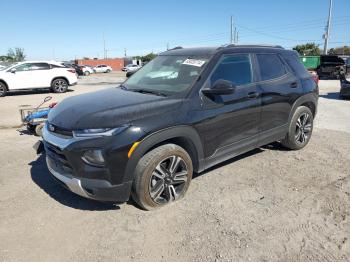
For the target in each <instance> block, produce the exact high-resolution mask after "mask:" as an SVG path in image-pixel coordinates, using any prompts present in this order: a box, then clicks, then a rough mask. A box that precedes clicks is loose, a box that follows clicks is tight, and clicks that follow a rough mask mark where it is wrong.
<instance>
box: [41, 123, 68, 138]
mask: <svg viewBox="0 0 350 262" xmlns="http://www.w3.org/2000/svg"><path fill="white" fill-rule="evenodd" d="M47 125H48V130H49V132H50V133H53V134H55V135H57V136H60V137H63V138H72V137H73V131H72V130H68V129H65V128H61V127H58V126H56V125H54V124H51V123H47Z"/></svg>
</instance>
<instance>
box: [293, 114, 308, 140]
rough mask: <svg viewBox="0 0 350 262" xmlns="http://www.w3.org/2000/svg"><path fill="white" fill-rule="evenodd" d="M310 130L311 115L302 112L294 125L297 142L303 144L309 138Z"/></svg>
mask: <svg viewBox="0 0 350 262" xmlns="http://www.w3.org/2000/svg"><path fill="white" fill-rule="evenodd" d="M311 131H312V122H311V117H310V115H309V114H308V113H303V114H301V115H300V116H299V118H298V120H297V122H296V127H295V141H296V142H297V143H299V144H304V143H306V142H307V141H308V139H309V138H310V135H311Z"/></svg>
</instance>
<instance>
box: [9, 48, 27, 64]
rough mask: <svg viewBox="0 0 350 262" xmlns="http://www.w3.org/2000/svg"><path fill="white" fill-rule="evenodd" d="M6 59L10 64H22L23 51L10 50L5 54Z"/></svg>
mask: <svg viewBox="0 0 350 262" xmlns="http://www.w3.org/2000/svg"><path fill="white" fill-rule="evenodd" d="M7 57H8V58H9V60H10V61H11V62H22V61H24V59H25V58H26V56H25V54H24V49H23V48H19V47H16V48H15V50H13V49H12V48H10V49H9V50H8V52H7Z"/></svg>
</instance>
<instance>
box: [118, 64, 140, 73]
mask: <svg viewBox="0 0 350 262" xmlns="http://www.w3.org/2000/svg"><path fill="white" fill-rule="evenodd" d="M140 68H141V66H139V65H134V64H129V65H127V66H124V67H123V69H122V71H125V72H135V71H137V70H139V69H140Z"/></svg>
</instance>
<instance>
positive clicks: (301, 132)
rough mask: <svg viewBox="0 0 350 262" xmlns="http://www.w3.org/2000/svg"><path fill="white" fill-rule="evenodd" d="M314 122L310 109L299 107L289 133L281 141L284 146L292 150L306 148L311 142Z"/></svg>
mask: <svg viewBox="0 0 350 262" xmlns="http://www.w3.org/2000/svg"><path fill="white" fill-rule="evenodd" d="M313 121H314V118H313V114H312V112H311V110H310V109H309V108H308V107H306V106H300V107H298V108H297V110H296V111H295V112H294V115H293V117H292V121H291V122H290V125H289V129H288V133H287V135H286V137H285V138H284V139H283V140H282V141H281V143H282V145H283V146H285V147H287V148H289V149H292V150H299V149H302V148H304V147H305V146H306V145H307V144H308V143H309V141H310V138H311V135H312V130H313Z"/></svg>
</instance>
